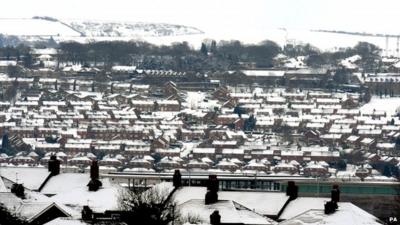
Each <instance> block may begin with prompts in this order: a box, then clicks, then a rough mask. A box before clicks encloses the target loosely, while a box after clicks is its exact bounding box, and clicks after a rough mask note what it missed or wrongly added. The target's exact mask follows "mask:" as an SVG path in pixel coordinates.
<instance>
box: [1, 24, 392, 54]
mask: <svg viewBox="0 0 400 225" xmlns="http://www.w3.org/2000/svg"><path fill="white" fill-rule="evenodd" d="M0 34H3V35H14V36H17V37H18V38H19V39H20V41H21V42H25V43H34V42H35V41H36V42H37V41H48V40H49V38H50V37H52V38H53V39H54V40H55V41H56V42H60V41H77V42H82V43H83V42H88V41H113V40H121V41H129V40H141V41H147V42H150V43H153V44H157V45H160V44H166V45H168V44H171V43H174V42H183V41H187V42H188V43H189V44H190V45H192V46H193V47H195V48H200V45H201V42H202V41H203V40H204V39H215V40H217V41H220V40H240V41H241V42H243V43H259V42H261V41H263V40H267V39H268V40H271V41H274V42H276V43H278V44H279V45H280V46H283V45H285V44H286V43H292V44H302V43H310V44H311V45H314V46H315V47H317V48H319V49H321V50H337V49H339V48H343V47H352V46H354V45H356V44H357V43H358V42H359V41H366V42H369V43H372V44H375V45H377V46H379V47H380V48H381V49H386V39H385V37H377V36H359V35H350V34H345V33H329V32H316V31H311V30H306V29H285V28H269V29H266V30H263V32H260V33H258V34H257V35H255V34H253V33H252V32H239V34H238V33H236V34H232V33H229V32H226V31H225V30H224V29H221V30H220V31H218V33H210V32H207V31H205V32H203V31H201V30H199V29H197V28H195V27H189V26H183V25H175V24H165V23H143V22H142V23H135V22H117V21H95V20H58V19H55V18H50V17H34V18H31V19H1V18H0ZM0 39H1V35H0ZM10 42H12V43H14V42H15V41H14V39H12V40H9V41H8V42H7V41H4V40H3V43H10ZM1 43H2V40H0V44H1ZM387 47H388V52H386V51H384V52H383V54H385V55H386V54H387V55H397V52H396V48H397V46H396V41H395V39H394V38H390V39H389V42H388V46H387Z"/></svg>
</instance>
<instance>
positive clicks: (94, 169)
mask: <svg viewBox="0 0 400 225" xmlns="http://www.w3.org/2000/svg"><path fill="white" fill-rule="evenodd" d="M102 185H103V184H102V183H101V181H99V165H98V164H97V161H96V160H93V161H92V165H91V166H90V181H89V183H88V184H87V186H88V188H89V191H97V190H99V188H100V187H101V186H102Z"/></svg>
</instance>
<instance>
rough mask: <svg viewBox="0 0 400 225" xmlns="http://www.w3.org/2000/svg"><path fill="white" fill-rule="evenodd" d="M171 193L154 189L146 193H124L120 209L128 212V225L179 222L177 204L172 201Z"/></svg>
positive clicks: (166, 190)
mask: <svg viewBox="0 0 400 225" xmlns="http://www.w3.org/2000/svg"><path fill="white" fill-rule="evenodd" d="M170 197H171V196H170V191H168V189H163V188H160V187H153V188H151V189H148V190H146V191H131V190H128V191H123V192H122V193H121V195H120V201H119V204H120V208H121V210H124V211H127V213H126V216H125V218H123V220H124V222H126V223H127V224H147V225H167V224H171V223H172V224H173V223H174V222H175V221H178V218H179V213H178V212H177V210H176V204H175V203H174V202H173V201H171V199H170Z"/></svg>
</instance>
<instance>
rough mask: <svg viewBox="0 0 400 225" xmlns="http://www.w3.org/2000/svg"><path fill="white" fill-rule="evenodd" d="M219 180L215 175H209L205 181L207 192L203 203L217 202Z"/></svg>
mask: <svg viewBox="0 0 400 225" xmlns="http://www.w3.org/2000/svg"><path fill="white" fill-rule="evenodd" d="M218 190H219V182H218V178H217V175H209V176H208V181H207V193H206V197H205V204H206V205H208V204H213V203H216V202H218V193H217V192H218Z"/></svg>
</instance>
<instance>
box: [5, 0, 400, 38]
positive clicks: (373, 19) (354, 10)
mask: <svg viewBox="0 0 400 225" xmlns="http://www.w3.org/2000/svg"><path fill="white" fill-rule="evenodd" d="M0 7H1V9H2V10H1V14H0V17H2V18H20V17H23V18H25V17H32V16H52V17H56V18H60V19H66V18H74V19H97V20H123V21H142V22H166V23H175V24H183V25H189V26H195V27H197V28H199V29H201V30H203V31H205V32H207V33H216V32H225V33H228V34H232V35H234V34H238V33H239V32H240V33H248V34H255V35H256V34H257V35H259V34H262V33H263V32H265V30H266V29H268V28H278V27H286V28H290V29H310V28H313V29H341V30H349V31H366V32H390V33H393V34H399V33H400V28H398V27H397V22H398V21H400V1H399V0H1V1H0Z"/></svg>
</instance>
